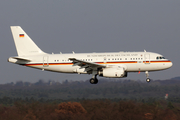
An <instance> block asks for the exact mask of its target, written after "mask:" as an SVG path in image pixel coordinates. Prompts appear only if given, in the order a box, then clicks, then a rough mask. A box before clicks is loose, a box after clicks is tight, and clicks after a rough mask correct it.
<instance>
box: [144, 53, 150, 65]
mask: <svg viewBox="0 0 180 120" xmlns="http://www.w3.org/2000/svg"><path fill="white" fill-rule="evenodd" d="M144 63H145V64H150V54H145V55H144Z"/></svg>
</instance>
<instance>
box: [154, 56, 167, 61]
mask: <svg viewBox="0 0 180 120" xmlns="http://www.w3.org/2000/svg"><path fill="white" fill-rule="evenodd" d="M156 59H157V60H159V59H165V57H163V56H158V57H156Z"/></svg>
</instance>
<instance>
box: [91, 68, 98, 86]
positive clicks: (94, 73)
mask: <svg viewBox="0 0 180 120" xmlns="http://www.w3.org/2000/svg"><path fill="white" fill-rule="evenodd" d="M92 75H93V76H92V78H91V79H90V83H91V84H97V83H98V79H97V77H96V76H97V71H96V70H93V72H92Z"/></svg>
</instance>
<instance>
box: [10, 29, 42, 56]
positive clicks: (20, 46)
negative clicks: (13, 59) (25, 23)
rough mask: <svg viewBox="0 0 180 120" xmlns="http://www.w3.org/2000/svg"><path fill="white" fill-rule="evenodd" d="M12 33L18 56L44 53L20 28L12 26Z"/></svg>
mask: <svg viewBox="0 0 180 120" xmlns="http://www.w3.org/2000/svg"><path fill="white" fill-rule="evenodd" d="M11 31H12V35H13V38H14V42H15V46H16V50H17V54H18V56H28V55H37V54H42V53H44V52H43V51H42V50H41V49H40V48H39V47H38V46H37V45H36V44H35V43H34V42H33V41H32V39H31V38H30V37H29V36H28V35H27V34H26V33H25V32H24V30H23V29H22V28H21V27H20V26H11Z"/></svg>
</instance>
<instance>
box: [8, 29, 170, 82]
mask: <svg viewBox="0 0 180 120" xmlns="http://www.w3.org/2000/svg"><path fill="white" fill-rule="evenodd" d="M10 28H11V31H12V35H13V38H14V42H15V46H16V50H17V54H18V56H14V57H10V58H9V59H8V61H9V62H11V63H15V64H18V65H23V66H27V67H32V68H37V69H41V70H43V71H44V70H47V71H53V72H61V73H78V74H92V78H91V79H90V83H91V84H97V83H98V79H97V75H99V76H102V77H108V78H123V77H127V75H128V72H145V74H146V81H147V82H150V78H149V72H150V71H159V70H164V69H168V68H170V67H171V66H172V62H171V61H170V60H168V59H165V58H164V57H163V56H162V55H160V54H158V53H153V52H146V51H145V50H144V51H143V52H110V53H78V54H77V53H74V52H73V53H71V54H62V53H60V54H48V53H45V52H43V51H42V50H41V49H40V48H39V47H38V46H37V45H36V44H35V43H34V42H33V40H32V39H31V38H30V37H29V36H28V35H27V34H26V33H25V31H24V30H23V29H22V28H21V27H20V26H11V27H10Z"/></svg>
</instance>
